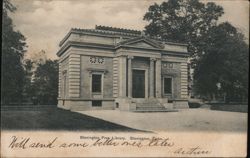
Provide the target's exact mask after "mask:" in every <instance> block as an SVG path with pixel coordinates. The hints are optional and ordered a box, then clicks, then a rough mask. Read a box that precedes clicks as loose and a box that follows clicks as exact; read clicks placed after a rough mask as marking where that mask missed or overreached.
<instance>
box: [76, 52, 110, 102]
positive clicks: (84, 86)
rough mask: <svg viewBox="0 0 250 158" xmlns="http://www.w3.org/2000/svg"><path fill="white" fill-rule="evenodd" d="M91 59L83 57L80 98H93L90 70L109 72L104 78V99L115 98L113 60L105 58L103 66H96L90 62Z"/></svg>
mask: <svg viewBox="0 0 250 158" xmlns="http://www.w3.org/2000/svg"><path fill="white" fill-rule="evenodd" d="M90 57H91V56H84V55H81V83H80V98H84V99H91V98H92V95H91V94H92V92H91V72H90V69H92V70H93V71H95V70H97V71H98V70H107V72H106V73H105V74H104V77H103V98H113V82H112V81H113V58H111V57H103V58H104V63H103V64H94V63H91V62H90Z"/></svg>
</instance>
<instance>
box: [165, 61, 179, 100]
mask: <svg viewBox="0 0 250 158" xmlns="http://www.w3.org/2000/svg"><path fill="white" fill-rule="evenodd" d="M168 63H171V64H173V68H168V67H166V66H164V64H168ZM180 68H181V67H180V63H177V62H166V61H163V62H162V77H163V78H162V91H163V87H164V81H163V79H164V77H171V78H172V84H173V90H172V92H173V94H172V96H168V95H165V94H164V92H163V93H162V95H163V97H167V98H169V99H179V98H181V85H180V83H181V82H180V81H181V80H180V79H181V70H180Z"/></svg>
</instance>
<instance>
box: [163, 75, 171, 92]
mask: <svg viewBox="0 0 250 158" xmlns="http://www.w3.org/2000/svg"><path fill="white" fill-rule="evenodd" d="M165 79H170V80H171V90H170V91H171V92H170V93H165ZM163 94H164V95H172V94H173V77H168V76H166V77H163Z"/></svg>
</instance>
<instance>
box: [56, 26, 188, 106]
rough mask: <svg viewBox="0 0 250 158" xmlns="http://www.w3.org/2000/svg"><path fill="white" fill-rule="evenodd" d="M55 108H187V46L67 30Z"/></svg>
mask: <svg viewBox="0 0 250 158" xmlns="http://www.w3.org/2000/svg"><path fill="white" fill-rule="evenodd" d="M57 55H58V56H59V57H60V59H59V88H58V91H59V92H58V106H59V107H61V108H65V109H70V110H90V109H114V110H115V109H120V110H128V111H143V110H145V111H160V110H166V109H178V108H187V107H188V104H187V96H188V89H187V82H188V81H187V57H188V52H187V45H186V44H180V43H171V42H166V41H159V40H156V39H150V38H149V37H147V36H144V35H142V33H141V32H140V31H135V30H126V29H119V28H110V27H104V26H96V28H95V29H71V30H70V31H69V33H68V34H67V35H66V36H65V38H64V39H63V40H62V41H61V42H60V49H59V51H58V52H57Z"/></svg>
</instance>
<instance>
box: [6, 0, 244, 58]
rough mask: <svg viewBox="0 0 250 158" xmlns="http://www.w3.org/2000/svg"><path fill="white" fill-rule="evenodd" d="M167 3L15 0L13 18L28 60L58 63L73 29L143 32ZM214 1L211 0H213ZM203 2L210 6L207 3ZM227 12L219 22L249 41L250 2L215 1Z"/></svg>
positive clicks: (142, 0) (101, 0)
mask: <svg viewBox="0 0 250 158" xmlns="http://www.w3.org/2000/svg"><path fill="white" fill-rule="evenodd" d="M162 1H163V0H11V3H12V4H14V5H15V6H16V7H17V10H16V12H15V13H13V14H11V15H10V16H11V18H12V19H13V23H14V25H15V30H19V31H20V32H21V33H22V34H23V35H24V36H25V37H26V42H27V45H28V48H27V53H26V56H27V57H30V56H32V54H34V53H37V52H39V51H41V50H44V51H46V53H47V56H48V58H51V59H56V58H57V56H56V52H57V51H58V49H59V46H58V44H59V42H60V41H61V40H62V39H63V37H64V36H65V35H66V34H67V33H68V31H69V30H70V29H71V28H84V29H85V28H88V29H93V28H94V27H95V25H105V26H112V27H121V28H127V29H135V30H143V29H144V26H145V25H146V24H147V22H146V21H144V20H143V16H144V14H145V13H146V11H147V10H148V7H149V6H150V5H152V4H154V3H159V4H160V3H161V2H162ZM210 1H211V0H210ZM203 2H205V3H206V2H207V1H206V0H203ZM213 2H215V3H216V4H218V5H221V6H222V7H223V8H224V12H225V14H224V15H223V16H222V17H221V18H220V19H219V22H224V21H228V22H230V23H231V24H233V25H234V26H236V27H237V28H239V29H240V30H241V31H242V32H243V33H244V34H245V36H246V38H247V39H249V2H248V1H247V0H216V1H213Z"/></svg>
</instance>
